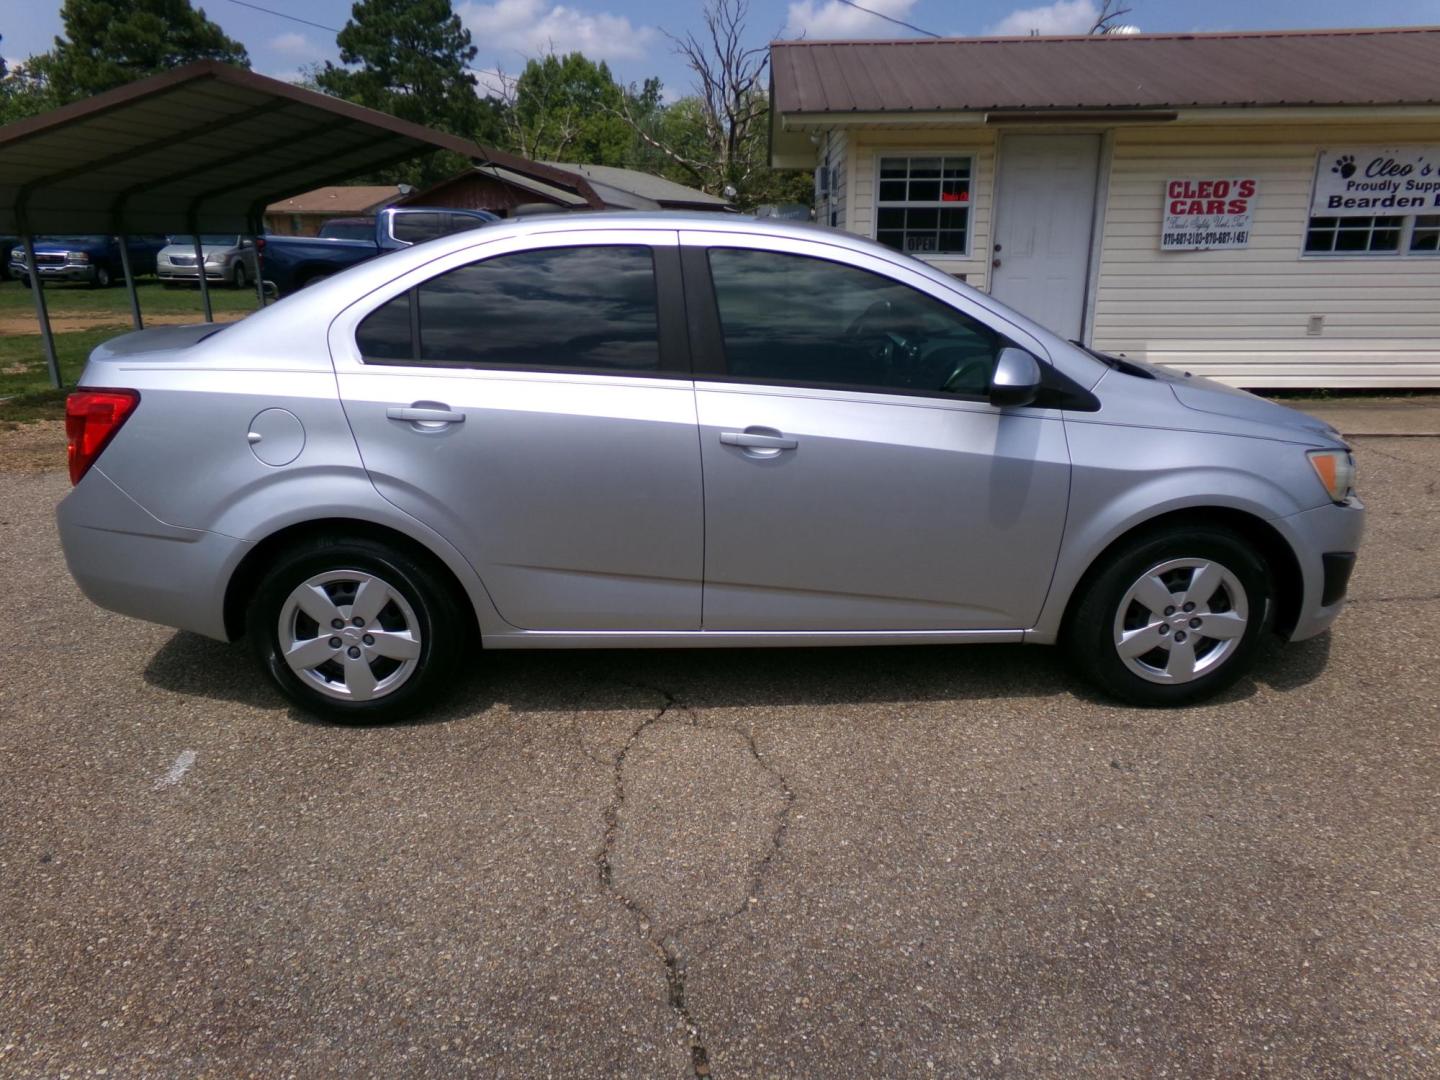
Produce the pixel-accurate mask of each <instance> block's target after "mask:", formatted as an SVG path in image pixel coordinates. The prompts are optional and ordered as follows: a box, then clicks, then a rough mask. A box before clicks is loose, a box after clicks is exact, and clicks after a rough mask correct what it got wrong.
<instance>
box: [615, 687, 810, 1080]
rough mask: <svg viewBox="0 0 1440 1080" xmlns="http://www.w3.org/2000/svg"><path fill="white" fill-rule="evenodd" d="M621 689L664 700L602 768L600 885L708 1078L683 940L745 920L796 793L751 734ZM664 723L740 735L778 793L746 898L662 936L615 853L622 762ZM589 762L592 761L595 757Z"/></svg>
mask: <svg viewBox="0 0 1440 1080" xmlns="http://www.w3.org/2000/svg"><path fill="white" fill-rule="evenodd" d="M617 681H618V680H617ZM623 685H626V686H629V687H632V688H634V689H639V690H646V691H649V692H651V693H655V694H658V695H659V696H660V697H661V698H662V704H661V706H660V707H659V708H658V709H656V710H655V711H654V712H653V713H652V714H651V715H649V716H647V717H646V718H645V719H644V720H643V721H641V722H640V723H639V724H637V725H636V726H635V728H634V730H632V731H631V732H630V735H629V737H628V738H627V739H626V741H625V744H624V745H623V746H622V747H621V748H620V750H619V752H618V753H616V754H615V755H614V757H613V759H612V760H611V761H610V762H608V763H605V764H608V765H609V767H610V768H611V770H612V773H611V776H612V780H611V783H612V785H613V790H612V795H611V799H610V804H609V806H607V807H606V810H605V816H604V825H605V828H604V840H603V842H602V844H601V847H600V851H599V854H598V857H597V869H598V875H599V879H600V885H601V888H602V889H603V890H604V891H605V892H607V893H609V894H610V895H611V896H613V897H614V898H615V899H616V900H617V901H619V902H620V903H621V904H622V905H623V906H624V907H625V908H626V910H628V911H629V912H630V913H631V914H632V915H633V916H634V917H635V919H636V922H637V924H638V927H639V930H640V933H641V934H642V935H643V936H644V938H645V940H646V942H647V943H648V944H649V946H650V948H651V949H652V950H653V951H654V953H655V956H656V959H657V960H658V961H659V962H660V964H661V967H662V968H663V971H664V974H665V985H666V991H667V996H668V1001H669V1005H670V1009H671V1011H672V1012H673V1013H674V1014H675V1016H676V1018H677V1019H678V1020H679V1022H680V1024H681V1026H682V1029H683V1031H684V1033H685V1038H686V1044H687V1049H688V1051H689V1055H690V1066H691V1069H692V1070H693V1072H694V1074H695V1075H696V1076H697V1077H702V1078H704V1077H709V1076H710V1075H711V1065H710V1048H709V1046H708V1044H707V1042H706V1039H705V1035H704V1032H703V1030H702V1027H701V1024H700V1022H699V1020H698V1018H697V1017H696V1016H695V1014H694V1012H693V1011H692V1010H691V1008H690V1006H689V1003H688V1001H687V999H686V964H687V959H686V953H685V950H684V948H683V947H682V939H683V938H684V937H685V936H686V935H687V934H693V933H694V932H696V931H698V930H702V929H714V928H717V927H720V926H723V925H724V924H726V923H728V922H730V921H731V920H733V919H735V918H738V917H739V916H741V915H743V914H744V913H745V912H746V911H748V910H750V908H751V907H752V906H753V905H754V904H755V903H757V902H758V897H759V893H760V890H761V886H762V883H763V881H764V878H765V875H766V873H767V872H768V871H769V869H770V867H771V865H772V864H773V862H774V860H775V857H776V855H778V854H779V853H780V851H781V849H782V847H783V846H784V842H785V835H786V832H787V830H788V828H789V824H790V811H791V808H792V806H793V805H794V803H795V793H794V791H793V790H792V789H791V787H790V782H789V780H788V779H786V777H785V775H784V774H783V773H782V772H781V771H780V770H779V769H778V768H776V767H775V766H774V765H772V764H771V763H770V762H769V761H767V760H766V759H765V757H764V755H763V754H761V752H760V747H759V745H758V744H757V743H756V741H755V737H754V735H753V734H751V733H750V732H748V731H744V730H742V729H740V728H738V727H731V726H728V725H709V724H702V723H700V722H699V721H698V720H697V718H696V717H695V716H694V714H693V713H692V712H691V710H690V708H689V706H688V705H686V704H684V703H683V702H681V701H680V700H679V698H678V697H677V696H676V695H675V694H673V693H671V692H670V691H668V690H664V689H661V688H659V687H655V686H650V685H645V684H639V683H629V682H626V683H624V684H623ZM662 721H665V722H669V723H678V724H686V725H688V726H690V727H694V728H703V729H705V730H710V731H717V732H729V733H732V734H735V735H738V736H739V737H740V738H741V739H742V740H743V742H744V745H745V747H746V749H747V750H748V752H749V753H750V755H751V756H752V757H753V758H754V759H755V762H756V764H757V765H758V766H759V768H760V769H761V770H763V771H764V772H765V773H767V774H769V775H770V776H771V777H772V778H773V779H774V780H775V782H776V784H777V785H778V786H779V789H780V807H779V810H778V812H777V813H776V814H775V816H774V820H773V823H772V827H771V830H770V836H769V842H768V844H767V846H766V849H765V854H764V855H763V857H761V858H760V859H759V860H758V861H756V862H754V863H753V864H752V865H751V866H750V867H749V874H748V884H747V887H746V889H745V895H744V897H743V898H742V899H741V900H740V902H739V903H738V904H737V905H735V906H734V907H733V908H731V909H728V910H725V911H721V912H718V913H716V914H713V915H710V916H708V917H706V918H703V919H694V920H690V921H688V922H684V923H680V924H678V925H676V926H675V927H674V928H673V929H671V930H670V931H669V932H668V933H662V932H660V931H659V930H657V918H656V915H655V913H653V912H651V911H650V910H648V909H647V907H646V905H645V904H643V903H641V902H640V901H638V900H636V899H635V898H634V897H632V896H630V895H629V894H627V893H626V891H625V889H624V888H623V887H622V886H621V884H620V883H619V882H617V880H616V874H615V866H614V852H615V846H616V843H617V839H618V837H619V832H620V819H621V815H622V813H623V812H624V808H625V765H626V761H627V759H628V758H629V755H630V752H631V751H632V750H633V749H634V747H635V745H636V744H637V743H638V742H639V741H640V740H641V739H642V738H643V737H644V736H645V733H646V732H647V731H648V730H649V729H650V728H652V727H654V726H655V725H656V724H659V723H661V722H662ZM591 756H592V758H593V755H591ZM708 951H709V949H708V948H704V949H701V950H699V951H698V952H696V953H695V954H694V955H693V956H692V957H690V959H698V958H699V957H701V956H704V955H705V954H706V953H707V952H708Z"/></svg>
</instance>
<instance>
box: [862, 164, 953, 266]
mask: <svg viewBox="0 0 1440 1080" xmlns="http://www.w3.org/2000/svg"><path fill="white" fill-rule="evenodd" d="M919 157H938V158H939V159H940V160H941V166H940V172H941V178H942V179H943V177H944V172H945V166H944V162H945V160H946V159H960V158H964V159H966V160H968V161H969V162H970V199H969V201H968V202H966V203H964V204H963V205H964V207H965V214H966V217H965V250H964V251H963V252H958V251H945V252H937V251H903V250H900V249H898V248H889V250H891V251H894V252H896V253H897V254H900V255H908V256H910V257H911V258H914V259H924V260H925V261H927V262H929V261H932V260H943V259H953V260H957V261H958V260H965V259H972V258H974V252H975V212H974V211H975V201H976V190H977V189H978V187H979V182H980V153H979V151H978V150H977V149H976V148H974V147H970V148H967V149H964V150H958V151H951V150H940V149H935V148H933V147H932V148H928V149H925V148H921V149H910V148H906V147H893V148H891V147H885V148H881V147H876V148H875V150H874V170H873V173H874V174H873V177H872V185H873V186H872V187H871V191H872V192H873V194H872V196H871V199H870V211H871V216H870V239H871V240H874V241H875V242H876V243H877V244H878V243H880V242H881V241H880V211H881V210H882V209H909V208H911V207H914V208H916V209H920V210H930V209H937V210H938V209H952V208H953V207H954V206H955V204H954V203H944V202H939V201H936V202H909V201H906V202H899V203H897V202H884V201H882V200H881V198H880V170H881V168H882V166H883V164H884V161H885V159H886V158H906V159H913V158H919ZM886 246H887V247H888V245H886Z"/></svg>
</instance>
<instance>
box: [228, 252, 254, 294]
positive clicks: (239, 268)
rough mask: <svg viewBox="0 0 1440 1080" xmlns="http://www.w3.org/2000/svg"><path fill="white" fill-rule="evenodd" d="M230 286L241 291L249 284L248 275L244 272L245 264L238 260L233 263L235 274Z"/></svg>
mask: <svg viewBox="0 0 1440 1080" xmlns="http://www.w3.org/2000/svg"><path fill="white" fill-rule="evenodd" d="M230 284H232V285H234V286H235V288H237V289H243V288H245V286H246V285H249V284H250V275H249V274H247V273H246V272H245V264H244V263H243V262H240V261H239V260H238V259H237V260H236V262H235V274H234V276H233V277H232V278H231V279H230Z"/></svg>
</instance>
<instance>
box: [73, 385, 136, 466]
mask: <svg viewBox="0 0 1440 1080" xmlns="http://www.w3.org/2000/svg"><path fill="white" fill-rule="evenodd" d="M139 404H140V394H139V392H138V391H136V390H84V389H81V390H76V391H75V392H74V393H73V394H71V395H70V396H69V397H67V398H66V399H65V437H66V438H67V439H68V440H69V442H70V449H69V456H70V483H72V484H78V483H80V478H81V477H82V476H84V475H85V473H86V471H87V470H89V468H90V466H91V465H94V464H95V459H96V458H98V457H99V456H100V451H102V450H104V449H105V447H106V446H107V445H109V443H110V440H111V439H113V438H114V437H115V433H116V432H117V431H119V430H120V425H121V424H123V423H125V421H126V419H127V418H128V417H129V416H130V414H131V413H132V412H134V411H135V406H136V405H139Z"/></svg>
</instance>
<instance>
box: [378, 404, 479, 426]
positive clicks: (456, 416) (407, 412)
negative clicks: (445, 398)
mask: <svg viewBox="0 0 1440 1080" xmlns="http://www.w3.org/2000/svg"><path fill="white" fill-rule="evenodd" d="M385 415H386V416H388V417H389V418H390V419H391V420H404V421H406V422H407V423H411V424H463V423H464V422H465V414H464V413H463V412H451V411H450V410H449V409H422V408H417V407H416V406H413V405H408V406H399V405H392V406H391V407H390V408H388V409H386V410H385Z"/></svg>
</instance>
